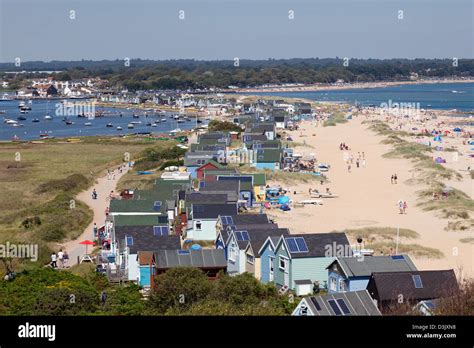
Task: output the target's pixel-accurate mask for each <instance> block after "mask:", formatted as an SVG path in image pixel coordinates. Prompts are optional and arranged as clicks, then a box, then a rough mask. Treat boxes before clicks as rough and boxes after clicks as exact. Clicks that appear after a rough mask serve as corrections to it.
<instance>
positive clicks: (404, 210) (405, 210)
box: [403, 201, 408, 214]
mask: <svg viewBox="0 0 474 348" xmlns="http://www.w3.org/2000/svg"><path fill="white" fill-rule="evenodd" d="M407 208H408V204H407V201H403V214H406V213H407Z"/></svg>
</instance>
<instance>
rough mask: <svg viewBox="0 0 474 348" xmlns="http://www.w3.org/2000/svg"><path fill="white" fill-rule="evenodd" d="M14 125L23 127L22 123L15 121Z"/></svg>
mask: <svg viewBox="0 0 474 348" xmlns="http://www.w3.org/2000/svg"><path fill="white" fill-rule="evenodd" d="M12 127H23V124H22V123H13V124H12Z"/></svg>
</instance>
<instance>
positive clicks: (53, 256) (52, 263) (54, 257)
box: [51, 252, 58, 268]
mask: <svg viewBox="0 0 474 348" xmlns="http://www.w3.org/2000/svg"><path fill="white" fill-rule="evenodd" d="M56 260H57V256H56V253H54V252H53V253H52V254H51V267H52V268H57V267H58V265H57V263H56Z"/></svg>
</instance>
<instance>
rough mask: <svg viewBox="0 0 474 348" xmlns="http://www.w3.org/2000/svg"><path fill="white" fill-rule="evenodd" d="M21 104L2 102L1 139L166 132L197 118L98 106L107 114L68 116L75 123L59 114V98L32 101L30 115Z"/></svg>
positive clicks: (193, 124)
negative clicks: (179, 118) (179, 119)
mask: <svg viewBox="0 0 474 348" xmlns="http://www.w3.org/2000/svg"><path fill="white" fill-rule="evenodd" d="M71 102H76V103H81V102H84V101H83V100H81V101H78V100H75V101H72V100H71ZM18 103H19V102H18V101H17V100H13V101H0V111H5V113H4V114H0V140H10V139H12V138H13V137H14V136H17V137H19V138H20V139H21V140H32V139H39V138H40V134H45V133H47V134H49V135H50V136H54V137H56V138H63V137H76V136H92V135H118V134H134V133H137V132H152V133H167V132H169V131H171V130H173V129H176V128H180V129H182V130H187V129H192V128H194V127H196V121H195V119H194V118H191V121H185V122H184V123H177V122H176V121H175V120H174V119H173V118H170V117H169V116H170V115H172V113H166V114H156V115H155V114H154V113H152V112H150V111H148V117H146V116H145V115H144V111H143V110H133V109H130V110H127V109H118V108H103V107H96V111H97V110H100V111H104V112H105V116H104V117H96V118H94V119H87V118H80V117H77V114H74V115H72V116H68V119H69V120H70V121H72V122H73V123H74V124H72V125H66V124H65V122H63V118H64V115H59V116H58V115H56V110H57V103H60V100H51V101H46V100H34V101H33V103H32V104H30V106H31V108H32V110H30V111H28V114H21V113H20V110H19V108H18ZM27 105H28V104H27ZM120 113H122V117H120ZM134 113H136V114H138V115H139V116H140V118H139V119H137V118H133V117H132V115H133V114H134ZM45 115H51V116H52V117H53V119H52V120H49V121H48V120H45V119H44V116H45ZM20 116H25V117H26V120H18V117H20ZM35 118H37V119H39V122H38V123H34V122H32V120H33V119H35ZM162 118H166V121H165V122H160V123H157V127H151V126H147V123H149V122H151V123H154V122H155V121H158V120H161V119H162ZM4 119H13V120H15V121H18V123H20V124H23V126H22V127H13V126H12V125H9V124H6V123H4ZM132 121H140V122H141V123H140V124H135V125H134V128H133V129H128V128H127V125H128V124H129V123H130V122H132ZM87 122H90V123H91V125H90V126H85V123H87ZM204 122H206V121H204ZM107 123H111V124H113V127H111V128H109V127H106V125H107ZM118 126H120V127H122V128H123V130H121V131H118V130H117V129H116V127H118Z"/></svg>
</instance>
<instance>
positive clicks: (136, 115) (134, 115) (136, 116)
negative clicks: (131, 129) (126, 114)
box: [132, 114, 140, 118]
mask: <svg viewBox="0 0 474 348" xmlns="http://www.w3.org/2000/svg"><path fill="white" fill-rule="evenodd" d="M132 117H133V118H140V115H138V114H133V115H132Z"/></svg>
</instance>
